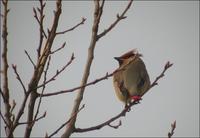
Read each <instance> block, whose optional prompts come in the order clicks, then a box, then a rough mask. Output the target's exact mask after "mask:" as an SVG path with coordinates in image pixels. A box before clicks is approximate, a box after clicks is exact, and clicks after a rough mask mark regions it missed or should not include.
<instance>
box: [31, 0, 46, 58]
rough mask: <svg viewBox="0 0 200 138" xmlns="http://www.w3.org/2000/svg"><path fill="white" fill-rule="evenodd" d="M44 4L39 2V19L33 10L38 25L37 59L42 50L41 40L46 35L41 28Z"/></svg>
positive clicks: (41, 1) (41, 0)
mask: <svg viewBox="0 0 200 138" xmlns="http://www.w3.org/2000/svg"><path fill="white" fill-rule="evenodd" d="M45 4H46V3H43V0H40V9H39V8H38V11H39V14H40V15H39V18H38V17H37V13H36V10H35V9H34V10H33V11H34V14H35V15H34V16H35V18H36V19H37V20H38V22H39V25H40V40H39V46H38V49H37V53H38V58H39V57H40V53H41V48H42V42H43V38H44V36H45V38H47V36H46V33H45V32H44V28H43V20H44V17H45V15H44V7H45Z"/></svg>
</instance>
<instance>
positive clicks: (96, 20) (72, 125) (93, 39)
mask: <svg viewBox="0 0 200 138" xmlns="http://www.w3.org/2000/svg"><path fill="white" fill-rule="evenodd" d="M103 1H104V0H103ZM94 3H95V10H94V20H93V27H92V36H91V42H90V46H89V48H88V57H87V62H86V66H85V70H84V74H83V78H82V81H81V86H82V85H85V84H86V83H87V80H88V77H89V75H90V67H91V65H92V61H93V58H94V49H95V46H96V42H97V33H98V27H99V22H100V18H101V15H102V9H103V3H104V2H103V3H102V7H100V5H99V0H95V1H94ZM84 90H85V87H82V88H81V89H80V90H79V92H78V94H77V97H76V99H75V101H74V106H73V109H72V113H71V116H73V115H74V114H75V113H76V112H77V111H78V109H79V106H80V103H81V101H82V99H83V93H84ZM76 117H77V116H75V117H74V118H72V119H71V120H70V122H69V123H68V125H67V127H66V130H65V132H64V133H63V135H62V137H69V136H70V135H71V134H72V133H73V131H74V128H75V122H76Z"/></svg>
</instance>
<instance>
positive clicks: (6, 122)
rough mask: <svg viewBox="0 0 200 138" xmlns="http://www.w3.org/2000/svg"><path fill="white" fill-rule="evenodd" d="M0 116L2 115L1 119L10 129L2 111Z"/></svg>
mask: <svg viewBox="0 0 200 138" xmlns="http://www.w3.org/2000/svg"><path fill="white" fill-rule="evenodd" d="M0 115H1V118H2V119H3V121H4V123H5V124H6V127H9V125H8V123H7V122H6V119H5V118H4V116H3V114H2V113H1V111H0Z"/></svg>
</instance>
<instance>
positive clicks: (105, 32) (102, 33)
mask: <svg viewBox="0 0 200 138" xmlns="http://www.w3.org/2000/svg"><path fill="white" fill-rule="evenodd" d="M132 2H133V0H130V2H129V3H128V5H127V6H126V8H125V9H124V11H123V12H122V13H121V15H119V14H117V19H116V20H115V21H114V22H113V23H112V24H111V25H110V26H109V27H108V28H107V29H105V30H104V31H103V32H101V33H100V34H98V35H97V40H98V39H100V38H101V37H102V36H104V35H106V34H107V33H108V32H109V31H111V30H112V29H113V28H114V27H115V26H116V25H117V23H118V22H119V21H120V20H122V19H125V18H126V16H124V15H125V14H126V12H127V11H128V9H129V8H130V7H131V4H132Z"/></svg>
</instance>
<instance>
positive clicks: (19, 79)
mask: <svg viewBox="0 0 200 138" xmlns="http://www.w3.org/2000/svg"><path fill="white" fill-rule="evenodd" d="M12 68H13V70H14V72H15V74H16V78H17V80H18V81H19V82H20V84H21V86H22V88H23V90H24V94H26V92H27V90H26V88H25V85H24V83H23V82H22V79H21V78H20V76H19V73H18V72H17V66H16V65H14V64H12Z"/></svg>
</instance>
